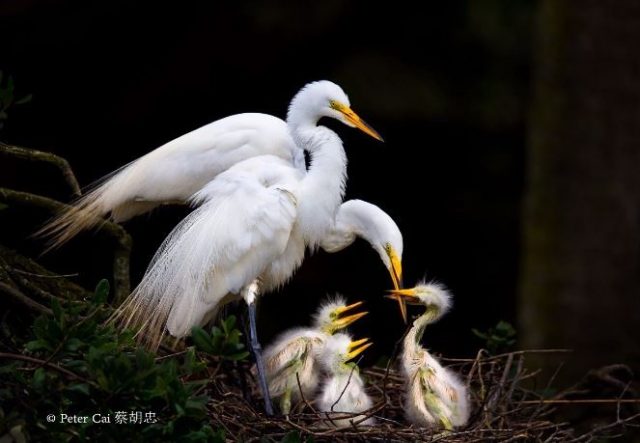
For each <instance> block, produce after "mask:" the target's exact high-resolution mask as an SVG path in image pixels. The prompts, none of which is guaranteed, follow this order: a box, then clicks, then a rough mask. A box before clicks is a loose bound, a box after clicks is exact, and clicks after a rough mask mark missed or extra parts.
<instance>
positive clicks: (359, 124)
mask: <svg viewBox="0 0 640 443" xmlns="http://www.w3.org/2000/svg"><path fill="white" fill-rule="evenodd" d="M338 111H340V112H341V113H342V114H343V115H344V117H345V119H346V120H347V122H349V123H350V124H352V125H353V126H355V127H356V128H358V129H360V130H361V131H362V132H364V133H365V134H368V135H370V136H371V137H373V138H375V139H376V140H380V141H381V142H384V140H383V139H382V137H381V136H380V134H378V131H376V130H375V129H373V128H372V127H371V126H369V124H368V123H367V122H365V121H364V120H362V119H361V118H360V117H359V116H358V114H356V113H355V112H353V110H352V109H351V108H350V107H348V106H344V105H343V106H341V107H340V108H339V109H338Z"/></svg>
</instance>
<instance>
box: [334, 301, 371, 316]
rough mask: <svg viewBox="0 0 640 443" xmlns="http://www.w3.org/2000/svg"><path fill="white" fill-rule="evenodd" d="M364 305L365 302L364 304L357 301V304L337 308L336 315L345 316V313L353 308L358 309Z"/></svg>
mask: <svg viewBox="0 0 640 443" xmlns="http://www.w3.org/2000/svg"><path fill="white" fill-rule="evenodd" d="M362 303H364V302H362V301H357V302H355V303H352V304H350V305H348V306H342V307H340V308H337V309H336V310H335V313H336V314H338V315H341V314H344V313H345V312H347V311H350V310H352V309H353V308H357V307H358V306H362Z"/></svg>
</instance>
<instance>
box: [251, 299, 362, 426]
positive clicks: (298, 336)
mask: <svg viewBox="0 0 640 443" xmlns="http://www.w3.org/2000/svg"><path fill="white" fill-rule="evenodd" d="M361 304H362V303H361V302H359V303H354V304H352V305H348V306H347V304H346V301H345V299H344V298H343V297H340V296H337V297H335V298H334V299H330V300H328V301H327V302H325V303H323V304H322V305H321V306H320V308H319V309H318V311H317V312H316V314H315V315H314V321H313V326H312V327H306V328H305V327H297V328H292V329H289V330H287V331H285V332H284V333H282V334H281V335H280V336H279V337H277V338H276V339H275V340H274V341H273V343H272V344H270V345H269V346H267V347H266V348H265V351H264V359H265V369H266V376H267V382H268V384H269V393H270V394H271V395H272V396H273V397H280V410H281V411H282V413H283V414H288V413H289V411H290V410H291V405H292V402H297V401H299V400H300V399H301V391H302V395H304V397H305V398H306V399H308V400H311V396H312V395H313V393H314V391H315V390H316V389H317V388H318V385H319V383H320V375H321V374H320V368H319V366H318V364H317V362H316V359H317V354H318V353H319V352H320V350H321V349H322V347H323V346H324V345H325V343H326V341H327V340H328V338H329V337H330V336H331V335H332V334H333V333H334V332H336V331H338V330H340V329H343V328H345V327H347V326H348V325H350V324H351V323H353V322H354V321H356V320H358V319H359V318H361V317H362V316H364V315H365V314H366V312H361V313H359V314H352V315H349V316H347V317H343V316H342V315H343V314H344V313H346V312H348V311H350V310H351V309H353V308H355V307H357V306H360V305H361Z"/></svg>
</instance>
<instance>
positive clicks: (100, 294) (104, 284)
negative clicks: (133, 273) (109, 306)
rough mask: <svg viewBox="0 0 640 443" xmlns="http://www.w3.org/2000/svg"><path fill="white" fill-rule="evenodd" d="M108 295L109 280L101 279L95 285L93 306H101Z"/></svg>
mask: <svg viewBox="0 0 640 443" xmlns="http://www.w3.org/2000/svg"><path fill="white" fill-rule="evenodd" d="M108 295H109V280H107V279H106V278H103V279H102V280H100V281H99V282H98V284H97V285H96V290H95V291H94V295H93V300H92V301H93V304H95V305H103V304H105V303H106V302H107V296H108Z"/></svg>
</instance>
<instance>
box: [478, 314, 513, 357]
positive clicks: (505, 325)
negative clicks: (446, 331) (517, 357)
mask: <svg viewBox="0 0 640 443" xmlns="http://www.w3.org/2000/svg"><path fill="white" fill-rule="evenodd" d="M472 331H473V333H474V334H475V336H476V337H478V338H480V339H482V340H484V341H485V346H486V348H487V350H488V351H489V352H490V353H492V354H497V353H498V352H506V351H508V350H510V349H511V348H512V347H513V345H515V344H516V330H515V328H514V327H513V326H512V325H511V323H509V322H506V321H503V320H501V321H499V322H498V324H497V325H496V326H494V327H493V328H489V329H488V330H487V331H486V332H480V331H478V330H477V329H475V328H474V329H472Z"/></svg>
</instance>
